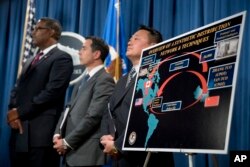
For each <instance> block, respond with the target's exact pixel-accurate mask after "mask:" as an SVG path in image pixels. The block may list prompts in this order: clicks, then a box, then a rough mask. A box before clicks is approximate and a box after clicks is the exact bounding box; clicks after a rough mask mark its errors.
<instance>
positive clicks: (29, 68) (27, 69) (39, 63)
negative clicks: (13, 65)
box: [22, 47, 58, 76]
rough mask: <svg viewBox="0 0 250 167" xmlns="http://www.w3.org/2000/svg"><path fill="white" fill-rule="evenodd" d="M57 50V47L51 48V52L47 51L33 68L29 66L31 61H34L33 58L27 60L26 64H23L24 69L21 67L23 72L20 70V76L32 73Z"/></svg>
mask: <svg viewBox="0 0 250 167" xmlns="http://www.w3.org/2000/svg"><path fill="white" fill-rule="evenodd" d="M57 49H58V48H57V47H55V48H53V49H52V50H51V51H49V52H48V53H47V54H45V55H44V56H43V57H42V58H41V60H39V61H38V62H37V64H36V65H34V66H31V62H32V61H33V59H34V58H35V57H33V58H30V59H28V60H27V62H26V63H25V64H24V67H23V70H22V74H23V75H25V76H26V75H28V74H29V73H30V72H31V71H33V70H34V69H35V68H36V67H37V66H38V65H41V64H42V63H43V62H44V61H45V60H46V59H47V58H49V57H50V56H51V55H52V54H53V53H54V52H55V51H56V50H57Z"/></svg>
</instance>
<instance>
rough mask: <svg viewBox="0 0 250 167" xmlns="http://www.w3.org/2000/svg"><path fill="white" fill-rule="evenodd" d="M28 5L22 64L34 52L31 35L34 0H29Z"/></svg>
mask: <svg viewBox="0 0 250 167" xmlns="http://www.w3.org/2000/svg"><path fill="white" fill-rule="evenodd" d="M28 3H29V4H28V6H27V8H28V9H27V10H28V12H27V14H28V20H27V29H26V36H25V42H24V49H23V63H24V62H26V60H27V59H28V58H30V57H32V56H33V54H34V52H35V46H34V45H33V44H32V35H31V33H32V31H33V29H34V26H35V24H36V18H35V12H36V8H35V0H30V1H28ZM24 34H25V33H24Z"/></svg>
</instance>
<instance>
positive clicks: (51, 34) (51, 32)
mask: <svg viewBox="0 0 250 167" xmlns="http://www.w3.org/2000/svg"><path fill="white" fill-rule="evenodd" d="M54 34H55V30H53V29H51V31H50V36H51V37H53V36H54Z"/></svg>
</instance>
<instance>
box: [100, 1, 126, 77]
mask: <svg viewBox="0 0 250 167" xmlns="http://www.w3.org/2000/svg"><path fill="white" fill-rule="evenodd" d="M103 39H104V40H105V41H106V42H107V43H108V45H109V47H110V49H109V50H110V53H109V55H108V57H107V58H106V60H105V67H106V68H107V70H108V71H109V72H110V73H111V74H112V75H113V76H114V77H115V78H116V79H117V80H118V79H119V77H120V74H122V75H125V74H126V73H127V72H128V62H129V61H128V59H127V57H126V47H127V45H126V39H125V32H124V28H123V23H122V17H121V15H120V3H119V2H118V0H110V2H109V8H108V14H107V18H106V24H105V27H104V33H103Z"/></svg>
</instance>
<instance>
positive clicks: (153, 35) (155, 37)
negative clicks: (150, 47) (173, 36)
mask: <svg viewBox="0 0 250 167" xmlns="http://www.w3.org/2000/svg"><path fill="white" fill-rule="evenodd" d="M139 30H146V31H148V32H149V38H150V40H151V41H150V42H154V43H160V42H162V35H161V33H160V32H159V31H157V30H156V29H153V28H151V27H148V26H145V25H141V26H140V27H139Z"/></svg>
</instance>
